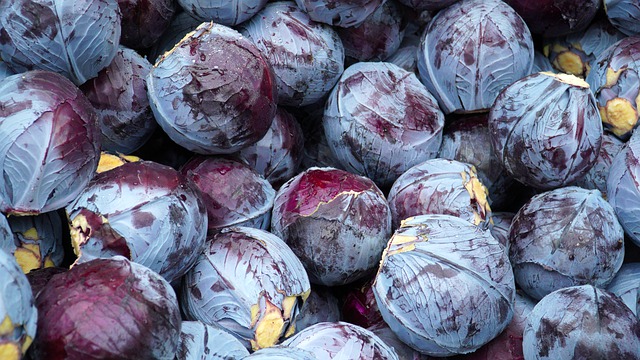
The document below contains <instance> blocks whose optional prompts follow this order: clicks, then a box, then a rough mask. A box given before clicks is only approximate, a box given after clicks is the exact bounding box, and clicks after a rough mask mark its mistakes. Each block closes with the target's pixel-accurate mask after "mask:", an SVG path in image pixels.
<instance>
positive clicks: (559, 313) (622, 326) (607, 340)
mask: <svg viewBox="0 0 640 360" xmlns="http://www.w3.org/2000/svg"><path fill="white" fill-rule="evenodd" d="M522 346H523V350H524V358H525V359H540V360H558V359H603V360H604V359H607V360H609V359H621V360H622V359H624V360H635V359H638V349H640V320H639V319H638V318H637V317H636V316H635V315H634V314H633V312H632V311H631V309H629V308H628V307H627V306H626V305H625V304H624V303H623V302H622V301H621V300H620V299H619V298H617V297H616V296H615V295H613V294H611V293H609V292H606V291H604V290H601V289H599V288H596V287H594V286H591V285H582V286H572V287H567V288H563V289H559V290H557V291H555V292H553V293H551V294H549V295H547V296H545V297H544V298H543V299H542V300H540V302H538V303H537V304H536V306H535V307H534V308H533V310H532V311H531V313H530V314H529V318H528V319H527V322H526V324H525V328H524V339H523V344H522Z"/></svg>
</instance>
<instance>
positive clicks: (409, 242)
mask: <svg viewBox="0 0 640 360" xmlns="http://www.w3.org/2000/svg"><path fill="white" fill-rule="evenodd" d="M373 293H374V295H375V297H376V303H377V304H378V308H379V309H380V312H381V313H382V317H383V318H384V320H385V322H386V323H387V324H388V325H389V327H390V328H391V329H392V330H393V332H394V333H395V334H396V335H397V336H398V338H400V340H402V341H403V342H405V343H407V344H408V345H409V346H411V347H413V348H415V349H417V350H418V351H420V352H422V353H424V354H427V355H431V356H438V357H443V356H451V355H454V354H464V353H470V352H473V351H475V350H477V349H478V348H480V347H481V346H482V345H484V344H486V343H488V342H489V341H490V340H492V339H493V338H495V337H496V336H498V334H500V333H501V332H502V331H503V330H504V329H505V328H506V327H507V325H508V324H509V323H510V322H511V319H512V317H513V302H514V301H515V283H514V280H513V272H512V271H511V265H510V263H509V258H508V257H507V254H506V253H505V251H504V248H503V247H502V245H500V243H498V241H497V240H496V239H494V238H493V236H491V234H490V232H489V231H488V230H487V231H483V230H480V229H478V227H476V226H474V225H473V224H471V223H469V222H468V221H466V220H463V219H460V218H457V217H454V216H451V215H421V216H416V217H413V218H409V219H407V220H405V221H404V222H403V223H402V226H401V227H400V228H399V229H398V230H396V232H395V233H394V234H393V236H392V237H391V240H389V244H388V245H387V248H386V249H385V251H384V254H383V255H382V261H381V262H380V268H379V270H378V274H377V275H376V279H375V282H374V283H373Z"/></svg>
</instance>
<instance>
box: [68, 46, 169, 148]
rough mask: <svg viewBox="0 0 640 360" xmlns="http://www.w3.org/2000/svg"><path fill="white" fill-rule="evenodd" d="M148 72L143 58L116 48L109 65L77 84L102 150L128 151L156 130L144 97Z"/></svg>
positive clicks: (126, 50) (132, 52) (147, 62)
mask: <svg viewBox="0 0 640 360" xmlns="http://www.w3.org/2000/svg"><path fill="white" fill-rule="evenodd" d="M149 71H151V63H149V61H148V60H147V59H145V58H143V57H142V56H140V55H139V54H138V53H137V52H136V51H134V50H132V49H128V48H125V47H120V48H119V49H118V52H117V53H116V56H115V58H114V59H113V61H112V62H111V64H109V66H107V67H106V68H105V69H103V70H102V71H100V73H99V74H98V76H96V77H95V78H93V79H91V80H89V81H87V82H86V83H84V84H82V86H81V87H80V89H81V90H82V92H83V93H84V94H85V95H86V96H87V98H88V99H89V101H90V102H91V104H92V105H93V107H94V108H95V109H96V112H97V114H98V123H99V124H100V131H101V133H102V149H103V150H105V151H113V152H120V153H123V154H130V153H132V152H134V151H135V150H137V149H138V148H140V147H141V146H142V145H143V144H144V143H145V142H146V141H147V140H148V139H149V138H150V137H151V134H153V131H154V130H155V129H156V124H157V123H156V120H155V118H154V117H153V113H152V112H151V107H150V106H149V99H148V98H147V85H146V78H147V75H148V74H149Z"/></svg>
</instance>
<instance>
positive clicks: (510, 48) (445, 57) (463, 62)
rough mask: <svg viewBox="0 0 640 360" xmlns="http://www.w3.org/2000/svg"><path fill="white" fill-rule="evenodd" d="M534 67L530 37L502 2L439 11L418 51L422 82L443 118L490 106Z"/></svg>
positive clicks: (484, 0) (469, 1)
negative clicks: (441, 112) (436, 102)
mask: <svg viewBox="0 0 640 360" xmlns="http://www.w3.org/2000/svg"><path fill="white" fill-rule="evenodd" d="M532 65H533V40H532V38H531V34H530V33H529V30H528V29H527V26H526V25H525V23H524V21H523V20H522V18H520V16H518V14H516V12H515V11H514V10H513V9H512V8H510V7H509V6H508V5H506V4H505V3H504V2H502V1H501V0H466V1H459V2H457V3H454V4H453V5H451V6H449V7H447V8H446V9H444V10H442V11H440V12H438V13H437V14H436V16H434V18H433V20H431V22H429V24H428V25H427V28H426V30H425V32H424V33H423V35H422V40H421V42H420V49H419V51H418V70H419V72H420V78H421V79H422V82H423V83H424V84H425V85H426V87H427V89H429V91H430V92H431V93H432V94H433V96H435V97H436V99H438V103H439V104H440V107H441V108H442V110H443V111H444V112H445V114H449V113H452V112H473V111H478V110H486V109H488V108H490V107H491V105H492V104H493V101H494V100H495V98H496V96H498V93H499V92H500V91H501V90H502V89H504V88H505V87H506V86H508V85H509V84H511V83H513V82H514V81H516V80H518V79H520V78H522V77H523V76H525V75H528V74H530V73H531V67H532Z"/></svg>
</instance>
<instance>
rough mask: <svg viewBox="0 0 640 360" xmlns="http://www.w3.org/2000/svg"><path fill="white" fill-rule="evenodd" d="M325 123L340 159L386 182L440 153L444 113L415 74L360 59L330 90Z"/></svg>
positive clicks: (348, 166) (357, 171)
mask: <svg viewBox="0 0 640 360" xmlns="http://www.w3.org/2000/svg"><path fill="white" fill-rule="evenodd" d="M322 123H323V126H324V132H325V135H326V137H327V142H328V143H329V146H330V148H331V151H332V152H333V154H334V156H335V157H336V159H338V161H340V164H341V165H342V166H343V167H344V168H345V169H346V170H348V171H350V172H353V173H355V174H359V175H362V176H366V177H368V178H370V179H372V180H374V181H375V182H376V184H377V185H378V186H380V187H382V188H385V187H389V186H391V184H393V182H394V181H395V180H396V179H397V178H398V176H400V175H401V174H402V173H403V172H405V171H406V170H407V169H409V168H410V167H412V166H414V165H416V164H419V163H421V162H423V161H425V160H428V159H432V158H434V157H436V155H437V154H438V150H439V148H440V144H441V142H442V130H443V128H444V114H443V113H442V111H440V109H439V108H438V104H437V103H436V101H435V99H434V98H433V96H431V94H430V93H429V91H427V89H426V88H425V87H424V85H422V84H421V83H420V81H419V80H418V78H417V77H416V76H415V75H414V74H412V73H410V72H408V71H406V70H404V69H402V68H400V67H398V66H396V65H393V64H391V63H386V62H359V63H356V64H354V65H352V66H350V67H349V68H347V70H345V72H344V73H343V74H342V77H341V78H340V81H339V82H338V84H337V85H336V87H335V88H334V89H333V91H332V92H331V94H330V95H329V99H328V100H327V103H326V106H325V111H324V117H323V120H322Z"/></svg>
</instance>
